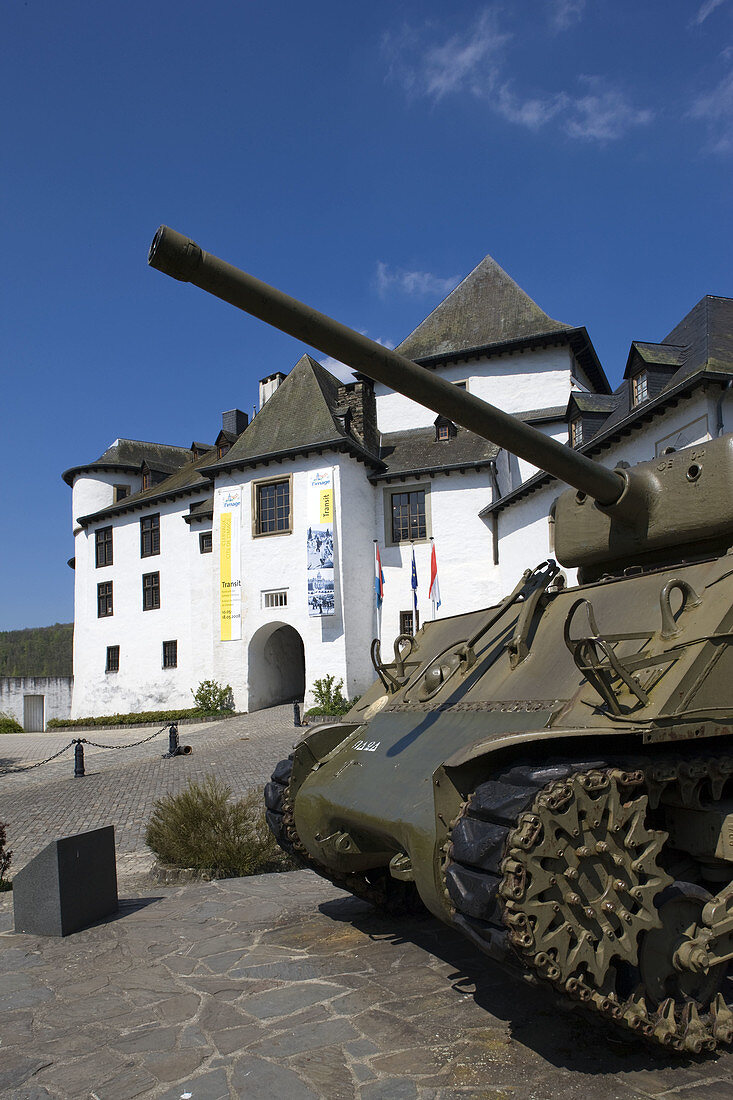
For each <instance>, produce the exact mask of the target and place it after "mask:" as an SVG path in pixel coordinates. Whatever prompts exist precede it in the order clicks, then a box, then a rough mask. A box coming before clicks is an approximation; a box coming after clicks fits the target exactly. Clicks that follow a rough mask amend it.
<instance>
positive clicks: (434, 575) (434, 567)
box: [428, 543, 440, 610]
mask: <svg viewBox="0 0 733 1100" xmlns="http://www.w3.org/2000/svg"><path fill="white" fill-rule="evenodd" d="M428 597H429V599H431V600H432V602H433V603H434V604H435V608H436V610H437V609H438V608H439V607H440V582H439V580H438V560H437V558H436V556H435V543H433V549H432V553H431V554H430V588H429V590H428Z"/></svg>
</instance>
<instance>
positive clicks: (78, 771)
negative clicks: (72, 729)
mask: <svg viewBox="0 0 733 1100" xmlns="http://www.w3.org/2000/svg"><path fill="white" fill-rule="evenodd" d="M84 774H85V772H84V746H83V745H82V743H81V741H77V742H76V745H75V746H74V779H76V778H77V777H78V776H80V775H84Z"/></svg>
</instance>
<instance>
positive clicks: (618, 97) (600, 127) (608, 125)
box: [564, 77, 654, 142]
mask: <svg viewBox="0 0 733 1100" xmlns="http://www.w3.org/2000/svg"><path fill="white" fill-rule="evenodd" d="M581 80H582V81H583V82H584V83H585V84H586V86H587V88H588V93H587V94H586V95H583V96H578V97H577V98H571V99H568V112H567V118H566V120H565V124H564V125H565V131H566V133H568V134H569V135H570V137H577V138H582V139H584V140H586V141H598V142H606V141H616V140H617V139H618V138H620V137H623V135H624V134H625V133H626V132H627V131H628V130H630V129H631V128H632V127H634V126H648V125H649V123H650V122H651V121H652V119H653V118H654V112H653V111H650V110H649V109H648V108H642V109H640V108H638V107H634V106H632V104H631V103H630V102H629V100H628V98H627V97H626V95H625V94H624V93H623V92H620V91H618V90H617V89H615V88H609V87H605V86H604V84H603V81H601V80H600V79H599V78H598V77H581Z"/></svg>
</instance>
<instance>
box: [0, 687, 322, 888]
mask: <svg viewBox="0 0 733 1100" xmlns="http://www.w3.org/2000/svg"><path fill="white" fill-rule="evenodd" d="M154 731H155V730H154V727H153V728H152V729H151V730H150V731H148V730H139V729H138V730H124V731H114V732H110V731H106V730H95V731H93V732H88V733H85V734H80V733H79V732H77V731H76V730H75V731H74V732H73V735H74V736H88V737H89V738H90V739H91V740H94V741H97V740H98V741H99V742H100V743H103V744H115V745H125V744H126V745H130V743H131V742H134V741H138V740H140V739H141V738H142V737H149V736H150V732H154ZM302 732H303V731H299V730H296V729H295V728H294V726H293V710H292V707H291V706H282V707H273V708H271V709H269V710H265V711H258V712H257V713H256V714H250V715H241V716H239V717H236V718H228V719H226V720H225V721H222V722H214V723H202V724H200V725H195V726H194V725H186V726H181V727H180V730H179V735H180V742H181V744H182V745H191V746H192V748H193V752H192V753H191V755H190V756H177V757H174V758H173V759H172V760H165V759H163V758H162V755H161V754H162V753H164V752H166V751H167V749H168V736H167V732H166V733H164V734H161V736H160V737H157V738H155V739H154V740H152V741H148V742H147V744H144V745H138V746H136V747H134V748H132V747H128V748H123V749H119V750H116V749H108V750H105V749H94V748H91V749H90V748H88V747H87V746H85V765H86V775H85V776H84V777H83V778H78V779H75V778H74V754H73V752H68V753H66V754H65V755H64V756H63V757H62V758H60V760H58V761H54V762H53V763H51V764H43V765H42V766H41V767H38V768H34V769H33V770H31V771H24V772H21V771H18V772H13V771H9V772H6V773H5V774H4V775H0V821H7V822H8V830H7V833H8V847H9V848H11V849H12V851H13V864H12V871H13V872H16V871H18V870H20V868H21V867H23V866H24V865H25V863H27V862H28V860H29V859H31V858H32V856H34V855H35V854H36V853H37V852H38V851H40V849H41V848H43V846H44V845H45V844H47V843H48V841H49V838H50V837H57V836H66V835H68V834H70V833H79V832H84V831H85V830H87V829H96V828H99V827H100V826H102V825H114V826H115V839H116V843H117V851H118V856H119V871H120V877H121V879H124V877H125V875H126V874H127V873H128V872H132V871H134V870H137V869H139V868H140V866H141V865H142V864H144V863H145V862H147V865H149V864H150V863H151V862H152V857H151V856H150V854H149V852H148V849H147V848H146V847H145V842H144V835H145V827H146V824H147V821H148V819H149V817H150V814H151V812H152V809H153V803H154V802H155V800H156V798H161V797H162V796H163V795H166V794H168V793H169V792H173V793H175V792H176V791H178V790H180V789H181V788H182V787H184V786H185V785H186V783H188V781H189V780H190V779H203V778H204V777H205V776H207V775H216V776H217V777H218V778H219V779H222V780H223V781H224V782H225V783H227V784H229V786H230V787H231V788H232V789H233V790H234V791H235V792H241V793H244V792H245V791H248V790H251V789H252V787H262V786H263V784H264V783H265V782H266V781H267V779H269V777H270V773H271V771H272V769H273V767H274V765H275V764H276V763H277V761H278V760H280V759H282V758H283V757H284V756H287V755H288V753H289V752H290V749H291V747H292V745H293V742H294V740H296V737H297V735H298V734H299V733H302ZM70 740H71V737H70V736H69V735H68V733H66V732H65V733H63V734H61V735H60V734H56V733H54V734H37V735H28V734H17V735H15V734H11V735H8V736H4V737H2V738H0V771H2V770H3V769H8V768H11V769H12V768H14V767H19V766H22V765H24V764H28V763H33V762H34V761H35V760H37V759H40V760H43V759H44V758H45V757H46V756H51V755H52V754H53V753H54V752H57V751H58V750H59V749H60V748H62V747H63V745H64V744H68V742H69V741H70Z"/></svg>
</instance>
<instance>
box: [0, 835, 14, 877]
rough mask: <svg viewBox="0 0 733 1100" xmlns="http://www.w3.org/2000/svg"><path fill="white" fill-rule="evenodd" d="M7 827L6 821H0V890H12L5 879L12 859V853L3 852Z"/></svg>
mask: <svg viewBox="0 0 733 1100" xmlns="http://www.w3.org/2000/svg"><path fill="white" fill-rule="evenodd" d="M7 827H8V823H7V821H0V890H12V888H13V887H12V884H11V883H10V881H9V880H8V879H7V878H6V877H5V876H6V874H7V873H8V868H9V867H10V861H11V860H12V858H13V853H12V852H10V851H6V850H5V841H6V839H7V836H6V832H5V830H6V829H7Z"/></svg>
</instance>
